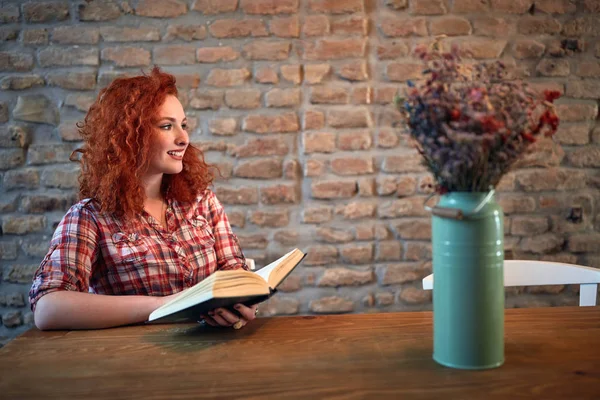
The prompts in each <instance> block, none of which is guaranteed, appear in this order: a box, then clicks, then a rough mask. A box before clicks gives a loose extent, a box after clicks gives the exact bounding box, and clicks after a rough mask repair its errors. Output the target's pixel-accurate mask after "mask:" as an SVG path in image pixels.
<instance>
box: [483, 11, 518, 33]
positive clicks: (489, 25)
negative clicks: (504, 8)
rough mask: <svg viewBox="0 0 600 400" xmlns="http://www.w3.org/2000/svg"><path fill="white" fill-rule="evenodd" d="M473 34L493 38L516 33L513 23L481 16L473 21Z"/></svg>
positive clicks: (503, 19)
mask: <svg viewBox="0 0 600 400" xmlns="http://www.w3.org/2000/svg"><path fill="white" fill-rule="evenodd" d="M473 28H474V34H475V35H480V36H490V37H495V38H500V37H508V36H510V35H512V34H513V33H515V32H516V26H515V23H514V22H513V21H511V20H507V19H505V18H499V17H490V16H487V15H486V16H481V17H477V18H475V19H474V21H473Z"/></svg>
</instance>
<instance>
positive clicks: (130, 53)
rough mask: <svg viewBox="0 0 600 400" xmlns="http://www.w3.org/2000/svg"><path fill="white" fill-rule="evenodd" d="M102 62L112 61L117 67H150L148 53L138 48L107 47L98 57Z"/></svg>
mask: <svg viewBox="0 0 600 400" xmlns="http://www.w3.org/2000/svg"><path fill="white" fill-rule="evenodd" d="M100 57H101V58H102V60H103V61H112V62H113V63H114V64H115V65H116V66H118V67H138V66H145V65H150V52H149V51H148V50H146V49H142V48H140V47H129V46H127V47H126V46H122V47H107V48H104V49H102V53H101V55H100Z"/></svg>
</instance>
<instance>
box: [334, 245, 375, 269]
mask: <svg viewBox="0 0 600 400" xmlns="http://www.w3.org/2000/svg"><path fill="white" fill-rule="evenodd" d="M340 256H341V257H342V259H343V260H344V261H345V262H347V263H350V264H368V263H370V262H372V261H373V244H371V243H360V244H348V245H345V246H342V248H341V250H340Z"/></svg>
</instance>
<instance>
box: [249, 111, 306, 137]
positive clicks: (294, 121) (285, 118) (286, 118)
mask: <svg viewBox="0 0 600 400" xmlns="http://www.w3.org/2000/svg"><path fill="white" fill-rule="evenodd" d="M299 129H300V127H299V124H298V116H297V115H296V113H294V112H288V113H284V114H279V115H260V114H252V115H248V116H247V117H246V118H244V124H243V130H245V131H248V132H255V133H283V132H298V130H299Z"/></svg>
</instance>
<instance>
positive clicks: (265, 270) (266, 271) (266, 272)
mask: <svg viewBox="0 0 600 400" xmlns="http://www.w3.org/2000/svg"><path fill="white" fill-rule="evenodd" d="M294 250H296V249H294ZM294 250H292V251H290V252H288V253H287V254H285V255H283V256H282V257H279V258H278V259H277V260H275V261H273V262H272V263H270V264H269V265H267V266H265V267H262V268H261V269H259V270H258V271H256V272H255V273H256V275H259V276H261V277H262V278H263V279H264V280H265V281H267V282H269V277H270V276H271V272H273V270H274V269H275V268H277V267H278V266H279V264H281V262H282V261H283V260H285V259H286V258H287V257H288V256H289V255H290V254H292V253H293V252H294Z"/></svg>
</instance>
